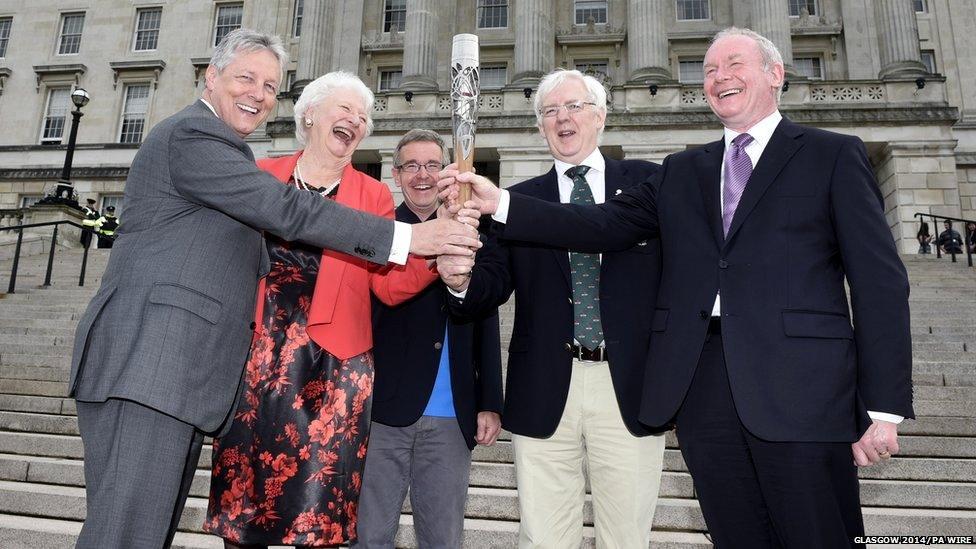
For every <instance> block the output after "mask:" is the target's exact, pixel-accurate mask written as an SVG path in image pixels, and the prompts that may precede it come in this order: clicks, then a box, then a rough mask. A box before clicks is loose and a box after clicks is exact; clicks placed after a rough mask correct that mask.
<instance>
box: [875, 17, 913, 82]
mask: <svg viewBox="0 0 976 549" xmlns="http://www.w3.org/2000/svg"><path fill="white" fill-rule="evenodd" d="M874 17H875V20H876V21H877V23H878V46H879V49H880V52H881V74H880V75H879V76H880V77H881V78H887V77H889V76H893V77H908V76H920V75H923V74H925V65H923V64H922V54H921V52H920V51H919V46H918V22H917V21H916V20H915V8H914V6H913V5H912V0H877V1H876V2H875V3H874Z"/></svg>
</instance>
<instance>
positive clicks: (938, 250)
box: [932, 215, 942, 259]
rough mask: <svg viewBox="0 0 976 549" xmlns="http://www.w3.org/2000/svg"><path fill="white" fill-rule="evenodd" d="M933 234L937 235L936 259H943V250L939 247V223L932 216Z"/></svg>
mask: <svg viewBox="0 0 976 549" xmlns="http://www.w3.org/2000/svg"><path fill="white" fill-rule="evenodd" d="M932 232H934V233H935V258H936V259H942V248H940V247H939V223H938V222H937V221H936V220H935V216H934V215H933V216H932Z"/></svg>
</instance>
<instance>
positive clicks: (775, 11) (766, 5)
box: [753, 0, 796, 76]
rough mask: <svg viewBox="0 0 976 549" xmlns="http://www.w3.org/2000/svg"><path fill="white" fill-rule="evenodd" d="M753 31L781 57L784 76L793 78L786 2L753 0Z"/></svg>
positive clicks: (780, 0)
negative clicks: (773, 47) (771, 45)
mask: <svg viewBox="0 0 976 549" xmlns="http://www.w3.org/2000/svg"><path fill="white" fill-rule="evenodd" d="M753 14H754V16H755V17H754V19H755V22H754V23H753V25H754V26H753V30H755V31H756V32H758V33H759V34H761V35H763V36H765V37H766V38H769V39H770V41H772V43H773V44H775V45H776V47H777V48H779V53H780V54H781V55H782V56H783V65H784V66H785V67H786V74H788V75H791V76H795V75H796V69H794V68H793V42H792V39H791V38H790V10H789V6H787V3H786V0H755V2H753Z"/></svg>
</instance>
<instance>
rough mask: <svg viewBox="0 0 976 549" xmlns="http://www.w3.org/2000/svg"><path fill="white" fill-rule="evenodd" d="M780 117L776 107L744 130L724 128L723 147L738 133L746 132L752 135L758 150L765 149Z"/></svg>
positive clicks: (781, 116)
mask: <svg viewBox="0 0 976 549" xmlns="http://www.w3.org/2000/svg"><path fill="white" fill-rule="evenodd" d="M782 119H783V115H782V114H780V113H779V109H776V110H775V111H773V112H772V114H770V115H769V116H767V117H766V118H763V119H762V120H760V121H759V122H756V123H755V125H753V126H752V127H751V128H749V129H748V130H746V131H745V132H737V131H735V130H730V129H729V128H725V148H726V149H728V148H729V146H730V145H731V144H732V140H733V139H735V138H736V137H738V136H739V134H740V133H748V134H749V135H751V136H752V139H753V142H754V143H756V144H757V145H759V150H762V149H765V148H766V144H767V143H769V140H770V139H772V137H773V132H774V131H776V126H778V125H779V121H780V120H782Z"/></svg>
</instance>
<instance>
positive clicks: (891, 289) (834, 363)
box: [442, 28, 913, 548]
mask: <svg viewBox="0 0 976 549" xmlns="http://www.w3.org/2000/svg"><path fill="white" fill-rule="evenodd" d="M704 68H705V85H704V86H705V95H706V97H707V99H708V103H709V105H710V106H711V108H712V110H713V112H714V113H715V114H716V115H717V116H718V118H719V119H720V120H721V121H722V123H723V125H724V126H725V136H724V138H723V139H722V140H719V141H716V142H714V143H710V144H708V145H705V146H704V147H700V148H696V149H691V150H688V151H684V152H681V153H677V154H674V155H672V156H670V157H669V158H668V159H666V160H665V162H664V165H663V169H662V170H661V172H660V173H659V174H658V175H657V176H655V177H654V178H653V179H652V181H651V182H650V183H651V184H650V185H649V186H643V185H642V186H637V187H635V188H634V189H633V190H632V191H629V192H625V193H624V194H623V195H621V196H619V197H617V198H616V199H614V200H611V201H608V202H607V203H606V204H604V205H602V206H596V207H574V206H562V207H556V206H553V205H552V204H550V203H548V202H543V201H533V200H529V199H527V198H525V197H524V196H522V195H518V194H516V193H511V195H510V196H509V195H508V194H507V193H504V192H501V193H500V192H499V191H498V190H496V189H495V188H494V187H493V186H491V184H490V182H486V181H484V180H483V178H472V177H469V176H468V175H459V176H457V179H458V180H460V181H464V180H471V179H476V180H477V181H476V182H475V185H474V190H475V193H474V194H475V195H476V197H477V198H478V199H479V201H480V203H481V206H482V207H481V210H482V213H492V212H495V211H496V210H497V213H496V214H495V217H496V219H498V220H501V221H507V224H506V225H505V229H504V232H503V236H504V237H505V238H511V239H514V240H520V241H530V242H544V243H547V244H553V245H562V246H568V247H571V248H575V249H580V250H584V251H605V250H614V249H623V248H626V247H628V246H631V245H632V244H633V243H634V242H636V241H638V240H640V239H643V238H648V237H649V236H652V235H660V238H661V241H662V247H663V265H664V267H663V272H662V281H661V290H660V293H659V297H658V300H657V304H656V308H655V311H654V318H653V321H652V326H651V330H652V335H651V346H650V356H649V363H648V371H647V376H646V379H645V383H644V394H643V402H642V409H641V421H642V422H645V423H647V424H650V425H661V424H664V423H667V422H669V421H674V422H675V423H676V426H677V434H678V439H679V442H680V445H681V451H682V454H683V456H684V458H685V461H686V463H687V465H688V468H689V471H690V472H691V474H692V477H693V479H694V482H695V487H696V491H697V495H698V498H699V501H700V503H701V508H702V512H703V514H704V516H705V520H706V522H707V524H708V528H709V532H710V533H711V535H712V539H713V541H714V542H715V544H716V546H718V547H750V548H753V547H780V546H786V547H791V548H792V547H844V546H849V545H852V544H854V538H855V537H856V536H858V535H861V534H863V531H864V526H863V520H862V516H861V511H860V505H859V497H858V483H857V470H856V467H855V463H856V464H857V465H868V464H870V463H874V462H877V461H879V460H881V459H886V458H888V457H889V456H890V455H891V454H894V453H896V452H897V451H898V442H897V424H898V423H899V422H900V421H901V420H902V419H903V418H905V417H913V410H912V394H911V367H912V366H911V336H910V330H909V311H908V288H909V287H908V279H907V275H906V272H905V268H904V265H903V264H902V263H901V261H900V259H899V258H898V254H897V251H896V249H895V246H894V242H893V240H892V237H891V233H890V229H889V228H888V225H887V222H886V221H885V217H884V212H883V204H882V200H881V195H880V192H879V190H878V185H877V182H876V181H875V178H874V175H873V173H872V171H871V165H870V163H869V162H868V158H867V154H866V151H865V149H864V145H863V143H861V141H860V140H859V139H857V138H856V137H851V136H845V135H840V134H836V133H831V132H826V131H822V130H818V129H814V128H808V127H803V126H799V125H796V124H794V123H792V122H790V121H789V120H787V119H785V118H783V117H782V116H781V115H780V114H779V110H778V107H777V103H778V96H779V90H780V88H781V85H782V82H783V75H784V71H783V62H782V58H781V56H780V55H779V52H778V51H777V50H776V47H775V46H774V45H773V44H772V43H771V42H770V41H769V40H767V39H765V38H763V37H762V36H760V35H758V34H756V33H754V32H752V31H749V30H746V29H736V28H731V29H726V30H725V31H722V32H721V33H719V34H718V35H717V36H716V38H715V40H714V41H713V43H712V45H711V47H710V48H709V50H708V53H707V54H706V56H705V64H704ZM446 175H447V177H445V178H444V179H443V181H442V183H443V186H444V187H445V193H444V194H445V195H448V194H452V193H453V192H454V189H453V187H452V186H451V182H452V181H451V177H450V176H451V175H452V174H446ZM845 280H846V282H847V284H848V285H849V286H850V297H851V299H850V303H848V298H847V293H846V292H845V287H844V284H845ZM852 321H853V326H852ZM852 452H853V456H852Z"/></svg>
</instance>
